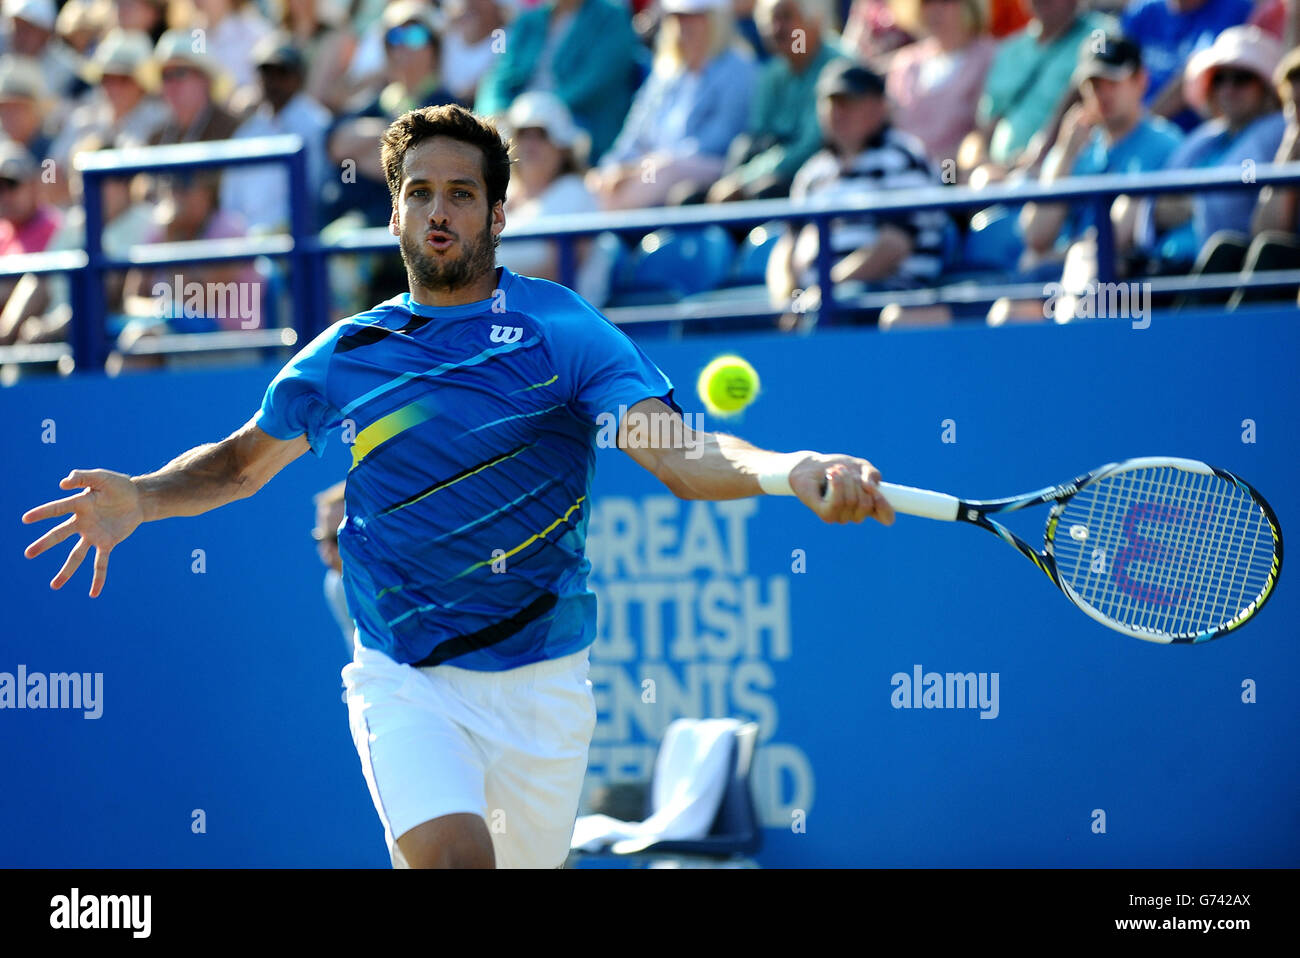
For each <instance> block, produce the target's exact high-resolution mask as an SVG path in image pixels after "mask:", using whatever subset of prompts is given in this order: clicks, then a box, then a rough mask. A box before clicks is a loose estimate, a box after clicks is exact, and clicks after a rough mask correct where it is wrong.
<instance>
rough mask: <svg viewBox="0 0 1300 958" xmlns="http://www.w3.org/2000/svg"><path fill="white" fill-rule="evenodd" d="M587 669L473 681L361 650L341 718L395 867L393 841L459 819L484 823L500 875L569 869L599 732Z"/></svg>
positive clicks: (572, 661)
mask: <svg viewBox="0 0 1300 958" xmlns="http://www.w3.org/2000/svg"><path fill="white" fill-rule="evenodd" d="M589 669H590V661H589V659H588V650H587V649H583V650H582V651H580V652H575V653H573V654H572V655H567V656H564V657H563V658H558V659H548V660H546V661H544V662H536V663H534V664H532V665H525V666H522V667H520V668H517V669H509V670H507V671H504V672H476V671H472V670H470V669H462V668H458V667H456V666H453V665H435V666H429V667H427V668H415V667H413V666H410V665H399V664H398V663H397V662H395V661H393V659H391V658H389V657H388V656H387V655H385V654H384V653H383V652H380V651H377V650H375V649H369V648H366V647H364V646H362V645H361V644H360V643H359V642H357V643H356V645H355V651H354V655H353V660H352V662H351V663H349V664H348V665H347V666H345V667H344V669H343V683H344V685H345V686H346V688H347V702H348V718H349V721H350V723H351V726H352V740H353V742H354V743H355V744H356V747H357V754H358V755H359V756H360V758H361V768H362V771H363V772H364V773H365V776H366V784H367V785H369V786H370V797H371V799H372V800H373V801H374V803H375V809H376V811H378V812H379V818H380V821H381V822H383V826H384V838H385V840H386V841H387V842H388V852H389V856H390V857H391V859H392V862H393V867H394V868H405V867H406V860H405V858H403V856H402V852H401V849H399V848H398V847H397V839H398V838H400V837H401V836H402V835H404V834H406V832H408V831H410V830H411V829H412V828H414V827H415V826H417V825H419V824H421V823H423V822H427V821H430V820H431V819H434V818H438V817H440V816H442V815H451V814H455V813H458V812H471V813H474V814H476V815H480V816H482V817H483V820H484V821H485V822H486V823H487V827H488V832H489V833H490V834H491V836H492V845H493V849H494V851H495V853H496V864H497V867H498V868H558V867H560V866H561V865H562V864H564V860H565V858H566V856H567V855H568V853H569V842H570V840H571V839H572V837H573V824H574V821H575V819H576V818H577V814H578V800H579V797H580V795H581V792H582V780H583V776H585V775H586V772H587V750H588V747H589V746H590V744H591V736H592V733H593V732H594V731H595V728H596V700H595V696H594V695H593V694H592V689H591V683H590V682H589V681H588V680H587V673H588V671H589Z"/></svg>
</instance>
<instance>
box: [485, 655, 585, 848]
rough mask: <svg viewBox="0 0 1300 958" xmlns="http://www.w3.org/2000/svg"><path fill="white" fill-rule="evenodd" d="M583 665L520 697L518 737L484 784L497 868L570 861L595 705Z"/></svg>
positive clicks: (497, 760)
mask: <svg viewBox="0 0 1300 958" xmlns="http://www.w3.org/2000/svg"><path fill="white" fill-rule="evenodd" d="M588 669H589V664H588V662H587V660H586V657H585V656H583V657H581V658H580V659H579V660H578V661H576V662H575V663H574V664H573V666H572V667H571V668H568V669H565V670H564V671H560V672H552V673H550V674H548V675H545V676H543V677H539V678H538V679H537V680H536V682H534V683H533V684H532V686H531V687H530V688H529V689H528V690H527V692H526V694H521V695H520V699H521V707H519V708H518V709H517V710H516V711H515V714H514V718H515V720H516V727H517V730H518V732H517V734H516V735H514V736H513V737H512V738H511V740H510V741H508V742H505V743H498V744H499V745H500V750H499V751H496V752H495V754H494V756H493V758H494V760H493V762H492V764H491V766H490V767H489V769H488V774H487V777H486V779H485V782H484V789H485V791H484V797H485V799H486V800H487V825H488V831H489V833H490V834H491V836H492V842H493V845H494V846H495V849H496V859H497V867H498V868H558V867H559V866H560V865H562V864H563V863H564V859H565V857H566V856H567V855H568V851H569V842H570V840H571V839H572V837H573V823H574V819H575V818H576V817H577V814H578V802H579V799H580V798H581V795H582V783H583V779H584V777H585V775H586V772H587V754H588V749H589V747H590V745H591V736H592V733H593V732H594V731H595V728H596V702H595V697H594V695H593V694H592V689H591V685H590V683H589V682H588V681H587V673H588Z"/></svg>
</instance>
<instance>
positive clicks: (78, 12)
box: [54, 0, 108, 87]
mask: <svg viewBox="0 0 1300 958" xmlns="http://www.w3.org/2000/svg"><path fill="white" fill-rule="evenodd" d="M106 12H107V11H106V9H105V6H104V4H102V3H97V2H95V0H67V2H66V3H65V4H64V5H63V9H62V10H60V11H59V15H58V17H56V18H55V20H54V32H55V33H57V34H58V36H59V39H60V40H62V41H63V42H64V44H65V45H66V46H67V48H68V49H69V50H71V51H72V53H73V54H74V55H75V56H76V57H77V58H78V59H81V60H84V59H85V58H87V57H89V56H90V54H91V53H93V52H94V47H95V41H96V40H98V39H99V38H100V37H101V36H102V35H103V34H104V31H105V30H106V29H107V27H108V24H107V22H106V20H107V17H106V16H105V14H106ZM77 85H78V87H80V84H79V83H78V84H77Z"/></svg>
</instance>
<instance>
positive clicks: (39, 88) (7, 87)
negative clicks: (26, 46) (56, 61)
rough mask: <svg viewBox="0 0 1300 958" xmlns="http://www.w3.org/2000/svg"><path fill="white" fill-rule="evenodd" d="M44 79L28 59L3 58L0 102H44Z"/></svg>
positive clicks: (33, 63) (38, 67)
mask: <svg viewBox="0 0 1300 958" xmlns="http://www.w3.org/2000/svg"><path fill="white" fill-rule="evenodd" d="M45 95H46V90H45V77H44V74H42V72H41V67H40V64H39V63H38V62H37V61H36V60H33V59H31V58H30V57H17V56H12V57H5V58H4V61H3V63H0V100H31V101H32V102H34V103H37V104H41V103H44V101H45Z"/></svg>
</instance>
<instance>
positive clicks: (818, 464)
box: [790, 455, 894, 526]
mask: <svg viewBox="0 0 1300 958" xmlns="http://www.w3.org/2000/svg"><path fill="white" fill-rule="evenodd" d="M879 482H880V470H879V469H877V468H876V467H875V466H873V465H872V464H871V463H869V462H867V460H865V459H859V458H857V457H856V456H843V455H831V456H823V455H815V456H809V457H808V458H807V459H805V460H804V461H803V462H801V463H799V464H798V465H797V466H795V467H794V471H793V472H791V473H790V488H791V489H793V490H794V494H795V495H796V496H798V497H799V501H800V502H802V503H803V504H804V505H806V506H807V507H808V508H809V509H811V510H812V511H813V512H815V513H817V515H818V517H819V518H821V520H822V521H823V522H841V523H842V522H861V521H862V520H863V519H875V520H876V521H877V522H879V523H880V524H881V525H886V526H889V525H893V524H894V509H893V506H891V505H890V504H889V503H888V502H887V501H885V497H884V496H882V495H881V494H880V492H879V490H878V489H877V488H876V484H877V483H879Z"/></svg>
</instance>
